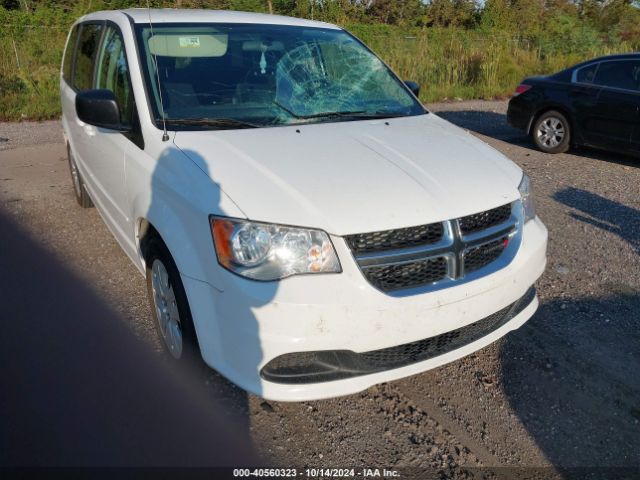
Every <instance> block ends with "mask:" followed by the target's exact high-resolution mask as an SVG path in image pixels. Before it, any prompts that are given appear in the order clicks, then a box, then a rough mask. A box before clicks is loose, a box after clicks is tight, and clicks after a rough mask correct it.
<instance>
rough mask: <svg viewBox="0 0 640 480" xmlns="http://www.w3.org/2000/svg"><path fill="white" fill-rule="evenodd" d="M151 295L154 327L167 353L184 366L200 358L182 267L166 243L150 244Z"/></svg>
mask: <svg viewBox="0 0 640 480" xmlns="http://www.w3.org/2000/svg"><path fill="white" fill-rule="evenodd" d="M146 257H147V258H146V264H147V293H148V295H149V302H150V304H151V312H152V315H153V318H154V324H155V327H156V331H157V333H158V336H159V337H160V341H161V343H162V345H163V347H164V350H165V351H166V352H167V353H168V354H169V355H170V356H171V358H173V359H174V360H176V361H177V362H179V363H180V364H186V363H189V362H192V361H194V360H197V359H199V358H200V349H199V347H198V341H197V339H196V333H195V328H194V326H193V320H192V319H191V311H190V309H189V304H188V302H187V295H186V293H185V290H184V286H183V285H182V279H181V278H180V273H179V272H178V268H177V267H176V265H175V262H174V261H173V258H172V257H171V254H170V253H169V250H168V249H167V247H166V246H165V245H164V243H163V242H162V241H161V240H160V239H157V238H154V239H152V240H151V241H150V242H149V247H148V250H147V255H146Z"/></svg>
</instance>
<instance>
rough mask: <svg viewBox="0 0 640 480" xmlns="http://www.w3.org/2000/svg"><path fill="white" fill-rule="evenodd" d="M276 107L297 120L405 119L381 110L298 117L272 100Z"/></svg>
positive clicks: (323, 113) (325, 113) (321, 113)
mask: <svg viewBox="0 0 640 480" xmlns="http://www.w3.org/2000/svg"><path fill="white" fill-rule="evenodd" d="M273 103H274V104H275V105H276V106H277V107H279V108H281V109H282V110H284V111H285V112H287V113H288V114H289V115H291V116H292V117H294V118H296V119H298V120H313V119H316V118H329V119H331V118H364V119H368V118H393V117H405V116H406V114H404V113H401V112H385V111H383V110H378V111H375V112H370V111H368V110H353V111H343V112H339V111H336V112H320V113H314V114H311V115H300V114H297V113H295V112H294V111H292V110H290V109H289V108H287V107H285V106H284V105H282V104H281V103H280V102H277V101H275V100H274V102H273Z"/></svg>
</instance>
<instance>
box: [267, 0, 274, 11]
mask: <svg viewBox="0 0 640 480" xmlns="http://www.w3.org/2000/svg"><path fill="white" fill-rule="evenodd" d="M267 8H268V9H269V13H270V14H271V15H273V1H272V0H267Z"/></svg>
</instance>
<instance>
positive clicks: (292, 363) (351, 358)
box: [260, 287, 536, 384]
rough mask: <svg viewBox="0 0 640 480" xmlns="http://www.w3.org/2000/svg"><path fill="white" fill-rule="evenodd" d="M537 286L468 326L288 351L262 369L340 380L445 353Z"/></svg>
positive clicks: (296, 380)
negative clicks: (392, 341)
mask: <svg viewBox="0 0 640 480" xmlns="http://www.w3.org/2000/svg"><path fill="white" fill-rule="evenodd" d="M535 294H536V292H535V289H534V288H533V287H531V288H530V289H529V290H528V291H527V293H525V295H524V296H523V297H521V298H520V299H519V300H517V301H516V302H515V303H513V304H511V305H509V306H508V307H505V308H503V309H502V310H500V311H498V312H496V313H494V314H492V315H489V316H487V317H484V318H483V319H481V320H478V321H477V322H474V323H472V324H470V325H467V326H465V327H461V328H458V329H456V330H452V331H450V332H446V333H442V334H440V335H436V336H435V337H430V338H425V339H423V340H418V341H416V342H411V343H406V344H404V345H398V346H395V347H389V348H382V349H380V350H372V351H370V352H364V353H355V352H353V351H351V350H325V351H319V352H300V353H289V354H285V355H281V356H279V357H276V358H275V359H273V360H272V361H270V362H269V363H268V364H267V365H265V367H264V368H263V369H262V370H261V372H260V374H261V375H262V377H263V378H265V379H266V380H269V381H272V382H277V383H286V384H303V383H315V382H326V381H331V380H340V379H344V378H351V377H356V376H360V375H367V374H371V373H376V372H382V371H385V370H390V369H392V368H401V367H405V366H407V365H411V364H413V363H417V362H422V361H425V360H429V359H431V358H434V357H437V356H440V355H443V354H445V353H448V352H451V351H453V350H456V349H458V348H460V347H463V346H465V345H468V344H470V343H473V342H475V341H476V340H479V339H481V338H482V337H484V336H486V335H488V334H490V333H491V332H494V331H495V330H497V329H498V328H500V327H502V326H503V325H504V324H506V323H507V322H508V321H509V320H511V319H513V318H514V317H515V316H516V315H518V314H519V313H520V312H522V311H523V310H524V309H525V308H526V307H527V306H528V305H529V304H530V303H531V302H532V301H533V299H534V298H535Z"/></svg>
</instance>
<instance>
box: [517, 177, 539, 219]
mask: <svg viewBox="0 0 640 480" xmlns="http://www.w3.org/2000/svg"><path fill="white" fill-rule="evenodd" d="M518 190H519V191H520V198H521V199H522V207H523V209H524V221H525V222H528V221H529V220H533V219H534V218H536V205H535V203H534V201H533V187H532V185H531V179H530V178H529V176H528V175H527V174H526V173H525V174H524V175H523V176H522V181H521V182H520V185H519V186H518Z"/></svg>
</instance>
